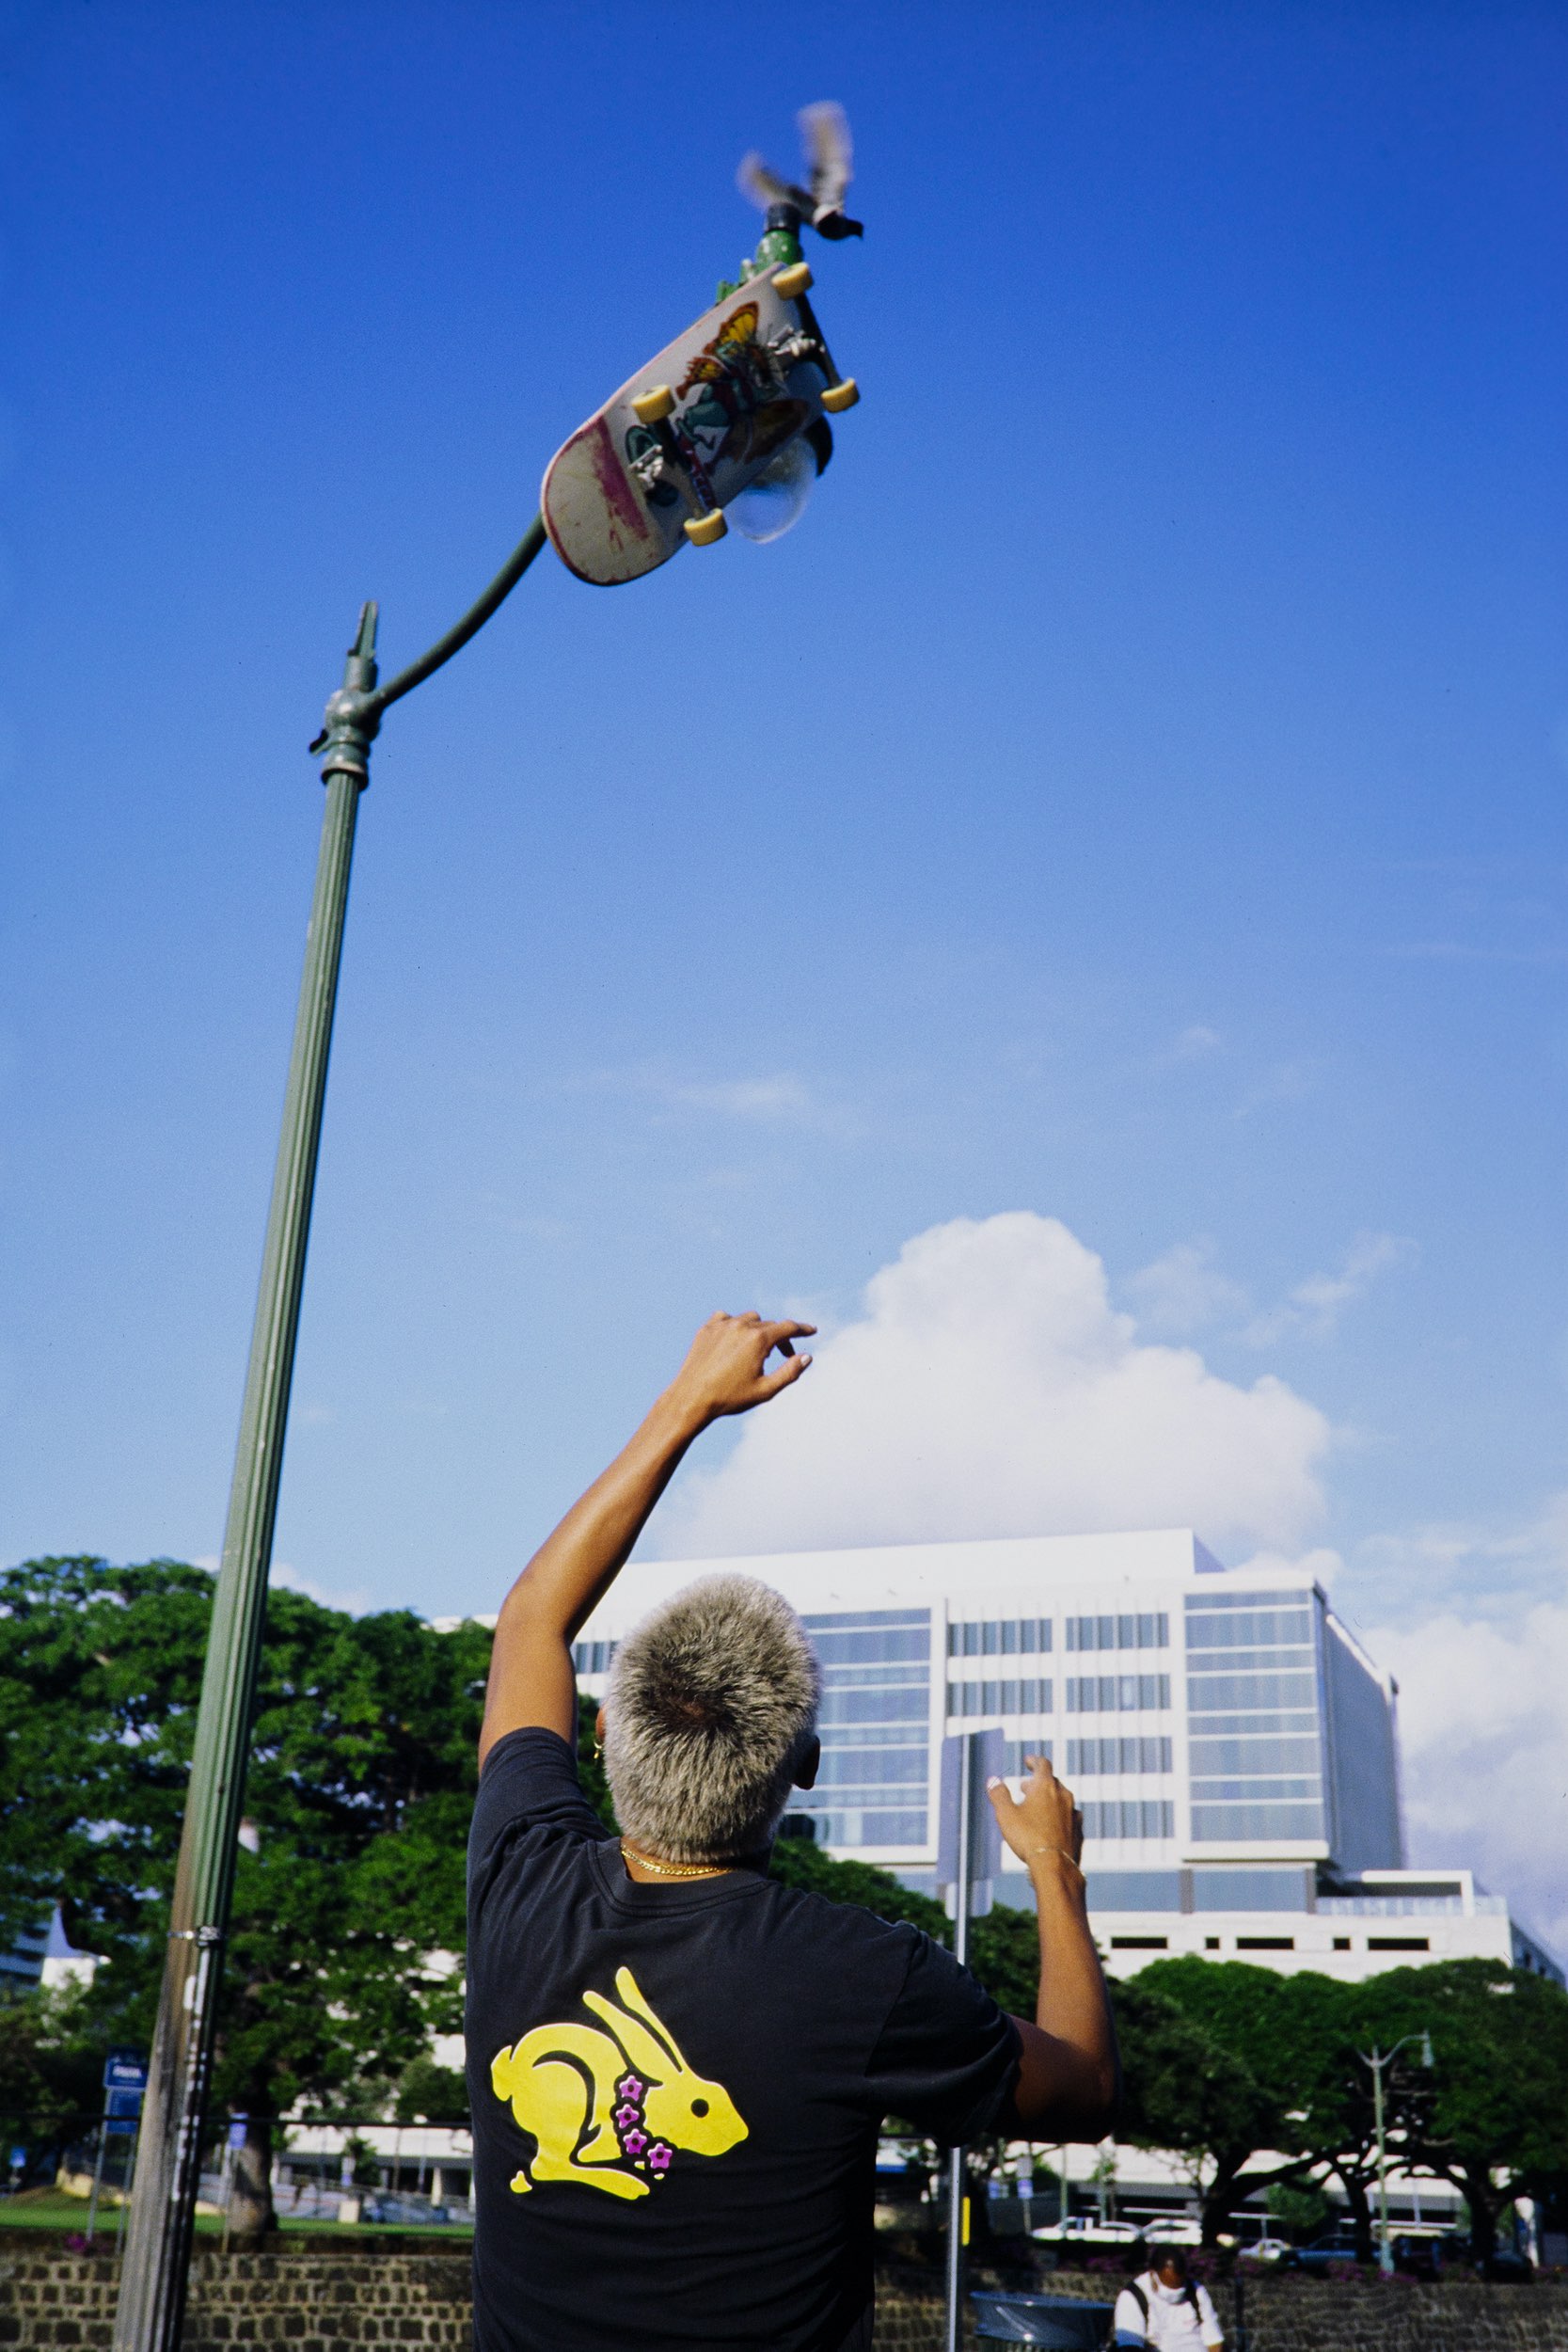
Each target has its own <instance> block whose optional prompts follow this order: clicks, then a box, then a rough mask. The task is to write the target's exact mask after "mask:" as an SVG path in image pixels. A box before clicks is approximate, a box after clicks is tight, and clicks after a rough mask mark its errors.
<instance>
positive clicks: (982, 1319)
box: [658, 1210, 1330, 1559]
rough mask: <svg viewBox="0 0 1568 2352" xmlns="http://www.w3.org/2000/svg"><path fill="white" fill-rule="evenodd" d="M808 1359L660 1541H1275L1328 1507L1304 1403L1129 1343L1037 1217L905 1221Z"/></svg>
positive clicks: (1316, 1431) (1096, 1289)
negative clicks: (900, 1237)
mask: <svg viewBox="0 0 1568 2352" xmlns="http://www.w3.org/2000/svg"><path fill="white" fill-rule="evenodd" d="M1329 1437H1330V1432H1329V1426H1328V1423H1327V1422H1326V1420H1325V1419H1324V1417H1323V1414H1322V1413H1321V1412H1319V1410H1318V1409H1317V1407H1316V1406H1313V1405H1310V1404H1308V1403H1307V1401H1306V1399H1304V1398H1302V1397H1300V1396H1297V1395H1296V1394H1295V1393H1294V1392H1293V1391H1291V1389H1289V1388H1287V1387H1286V1386H1285V1384H1284V1383H1283V1382H1282V1381H1280V1380H1277V1379H1275V1378H1273V1377H1269V1376H1265V1377H1263V1378H1261V1379H1259V1380H1257V1381H1255V1382H1254V1383H1253V1384H1252V1386H1251V1387H1250V1388H1240V1387H1237V1386H1235V1385H1233V1384H1232V1383H1230V1382H1228V1381H1226V1380H1222V1379H1220V1378H1218V1377H1217V1376H1216V1375H1214V1374H1212V1373H1211V1372H1210V1371H1209V1370H1208V1368H1207V1367H1206V1365H1205V1364H1204V1362H1203V1359H1202V1358H1201V1357H1200V1356H1198V1355H1197V1354H1196V1352H1195V1351H1194V1350H1193V1349H1191V1348H1175V1347H1166V1346H1150V1345H1144V1344H1141V1343H1139V1342H1138V1340H1137V1337H1136V1332H1135V1327H1134V1325H1133V1322H1132V1318H1131V1317H1130V1316H1128V1315H1123V1314H1118V1313H1117V1312H1116V1311H1114V1310H1113V1308H1112V1307H1111V1304H1110V1301H1109V1299H1108V1297H1107V1295H1106V1281H1105V1270H1104V1267H1103V1265H1102V1264H1101V1261H1100V1259H1099V1258H1097V1257H1096V1256H1095V1255H1094V1254H1093V1252H1092V1251H1090V1250H1088V1249H1086V1248H1085V1247H1084V1245H1083V1243H1082V1242H1080V1241H1078V1240H1076V1239H1075V1237H1074V1236H1073V1235H1072V1234H1071V1233H1070V1232H1069V1231H1068V1230H1067V1228H1066V1227H1065V1226H1064V1225H1061V1224H1059V1223H1058V1222H1057V1221H1056V1220H1055V1219H1054V1218H1052V1217H1043V1216H1035V1215H1034V1214H1032V1213H1031V1212H1028V1211H1022V1210H1020V1211H1015V1212H1011V1213H1009V1214H1007V1215H1005V1216H992V1217H988V1218H986V1219H984V1220H983V1221H979V1222H976V1221H974V1220H973V1219H970V1218H958V1219H956V1220H955V1221H954V1222H953V1223H952V1224H948V1225H939V1226H934V1227H933V1228H932V1229H931V1230H930V1231H929V1232H925V1233H921V1234H919V1235H917V1236H916V1238H915V1239H914V1240H912V1241H911V1242H910V1243H908V1244H907V1245H906V1247H905V1248H904V1249H903V1250H902V1251H901V1253H900V1254H899V1256H898V1258H897V1260H896V1261H895V1263H893V1264H892V1265H888V1266H884V1267H882V1269H881V1270H880V1271H879V1273H878V1274H877V1275H875V1276H874V1277H873V1279H872V1280H871V1281H870V1282H869V1283H868V1284H867V1286H866V1291H865V1296H864V1306H863V1313H862V1315H861V1316H860V1317H859V1319H857V1320H855V1321H852V1322H850V1323H848V1324H847V1325H845V1326H843V1327H841V1328H839V1329H838V1330H836V1331H833V1332H832V1333H831V1334H830V1335H829V1336H828V1337H827V1338H825V1339H824V1340H822V1341H820V1342H819V1343H818V1345H817V1348H816V1364H815V1365H814V1367H813V1369H812V1371H811V1372H810V1373H809V1374H808V1375H807V1376H806V1378H805V1379H804V1380H803V1381H802V1382H801V1384H800V1387H799V1388H798V1389H795V1390H792V1391H791V1392H790V1393H789V1395H788V1396H787V1397H785V1398H784V1399H782V1400H781V1402H780V1403H779V1404H778V1405H777V1406H772V1407H769V1408H768V1410H767V1411H765V1412H763V1413H760V1414H757V1415H754V1416H753V1417H752V1419H750V1420H749V1421H747V1422H744V1423H743V1424H742V1427H741V1430H740V1435H739V1438H738V1440H737V1442H736V1447H735V1450H734V1452H733V1453H732V1454H731V1455H730V1456H729V1458H728V1460H727V1461H725V1462H724V1463H722V1464H721V1466H720V1467H719V1468H718V1469H717V1470H711V1471H706V1472H704V1471H700V1470H699V1471H696V1472H694V1473H691V1474H689V1475H688V1477H687V1478H686V1479H685V1480H684V1481H683V1482H682V1484H681V1486H680V1487H679V1488H678V1489H677V1491H676V1492H675V1494H673V1496H672V1498H671V1500H670V1502H669V1503H668V1504H667V1505H666V1508H665V1511H664V1513H663V1514H661V1518H660V1522H659V1525H658V1542H659V1548H660V1549H661V1550H662V1552H663V1553H664V1556H665V1557H667V1558H672V1559H679V1558H682V1557H691V1556H711V1555H713V1554H716V1553H722V1552H727V1551H763V1550H769V1549H794V1548H811V1547H818V1548H820V1547H824V1546H832V1545H836V1544H873V1543H895V1542H911V1541H914V1542H918V1541H936V1540H939V1539H946V1538H955V1537H962V1536H976V1535H1018V1534H1067V1533H1079V1532H1085V1531H1090V1530H1094V1529H1115V1528H1140V1527H1160V1526H1165V1527H1169V1526H1193V1527H1196V1528H1197V1529H1198V1530H1199V1531H1200V1532H1201V1533H1202V1534H1204V1536H1205V1537H1206V1539H1207V1540H1208V1541H1210V1542H1212V1543H1215V1544H1220V1545H1223V1544H1226V1543H1227V1542H1233V1541H1240V1542H1261V1543H1267V1544H1280V1545H1289V1544H1291V1542H1293V1541H1294V1539H1295V1538H1296V1537H1297V1536H1298V1535H1299V1534H1300V1533H1301V1531H1302V1530H1303V1529H1304V1528H1305V1527H1306V1526H1307V1524H1308V1523H1310V1521H1311V1520H1313V1519H1314V1518H1316V1517H1317V1515H1318V1513H1319V1512H1320V1510H1321V1508H1322V1502H1323V1497H1322V1493H1321V1490H1320V1487H1319V1484H1318V1468H1319V1465H1320V1463H1321V1461H1322V1459H1323V1455H1324V1454H1325V1453H1326V1451H1327V1448H1328V1444H1329Z"/></svg>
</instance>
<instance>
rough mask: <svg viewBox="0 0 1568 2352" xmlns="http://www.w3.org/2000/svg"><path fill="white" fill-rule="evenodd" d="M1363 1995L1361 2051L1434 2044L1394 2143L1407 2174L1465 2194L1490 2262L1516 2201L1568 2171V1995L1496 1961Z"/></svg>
mask: <svg viewBox="0 0 1568 2352" xmlns="http://www.w3.org/2000/svg"><path fill="white" fill-rule="evenodd" d="M1361 1992H1362V1994H1363V1998H1364V2007H1363V2014H1362V2018H1361V2030H1362V2033H1363V2034H1364V2035H1365V2037H1366V2039H1365V2040H1363V2041H1361V2042H1360V2047H1361V2048H1362V2049H1364V2050H1367V2049H1370V2047H1371V2045H1372V2042H1373V2041H1376V2042H1378V2044H1379V2045H1380V2046H1381V2047H1382V2048H1384V2049H1391V2048H1392V2047H1393V2045H1394V2043H1395V2042H1398V2041H1399V2040H1401V2039H1402V2036H1403V2035H1405V2034H1419V2033H1423V2032H1430V2034H1431V2036H1432V2046H1433V2060H1434V2064H1433V2071H1432V2074H1431V2077H1430V2082H1429V2083H1427V2082H1422V2083H1421V2085H1420V2092H1421V2095H1419V2096H1418V2097H1417V2098H1415V2099H1413V2100H1411V2101H1410V2102H1409V2103H1408V2105H1407V2106H1406V2108H1405V2110H1404V2112H1403V2113H1402V2116H1401V2117H1400V2119H1399V2122H1398V2128H1397V2131H1396V2134H1395V2137H1394V2142H1393V2144H1394V2146H1395V2149H1396V2152H1397V2153H1398V2154H1399V2156H1400V2159H1401V2161H1402V2163H1404V2164H1406V2165H1409V2166H1412V2167H1414V2168H1415V2169H1418V2170H1420V2171H1424V2172H1429V2173H1432V2174H1433V2175H1434V2176H1435V2177H1436V2178H1437V2179H1439V2180H1445V2181H1450V2182H1452V2184H1453V2185H1454V2186H1455V2187H1456V2188H1458V2189H1459V2190H1460V2191H1461V2193H1462V2194H1463V2196H1464V2198H1465V2203H1466V2204H1467V2205H1468V2207H1469V2211H1470V2233H1471V2241H1472V2244H1473V2246H1474V2249H1475V2251H1476V2254H1477V2256H1478V2258H1481V2259H1484V2258H1485V2257H1486V2256H1488V2255H1489V2254H1491V2253H1492V2251H1493V2250H1494V2248H1495V2246H1496V2243H1497V2224H1498V2221H1499V2219H1500V2218H1501V2217H1502V2215H1503V2214H1504V2213H1505V2212H1506V2210H1507V2208H1508V2207H1509V2206H1510V2205H1511V2204H1512V2203H1513V2200H1514V2199H1515V2198H1516V2197H1519V2196H1523V2195H1526V2194H1528V2193H1532V2192H1534V2191H1536V2190H1538V2189H1541V2190H1549V2187H1550V2185H1551V2184H1552V2183H1553V2182H1554V2181H1555V2180H1556V2179H1557V2178H1560V2176H1561V2175H1562V2174H1563V2173H1564V2172H1568V1994H1565V1993H1564V1992H1563V1991H1562V1989H1561V1987H1560V1986H1559V1985H1556V1984H1552V1983H1550V1982H1548V1981H1547V1979H1545V1978H1544V1977H1538V1976H1535V1975H1533V1974H1532V1973H1531V1972H1530V1971H1529V1970H1528V1969H1524V1968H1508V1967H1505V1966H1504V1964H1503V1963H1502V1962H1500V1961H1491V1960H1451V1961H1440V1962H1437V1963H1434V1964H1433V1965H1432V1966H1429V1967H1425V1968H1394V1969H1390V1970H1389V1971H1388V1973H1387V1974H1386V1975H1385V1976H1381V1977H1375V1978H1373V1979H1371V1980H1370V1983H1368V1984H1366V1985H1364V1986H1363V1987H1361ZM1406 2055H1407V2056H1408V2053H1407V2054H1406Z"/></svg>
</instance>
